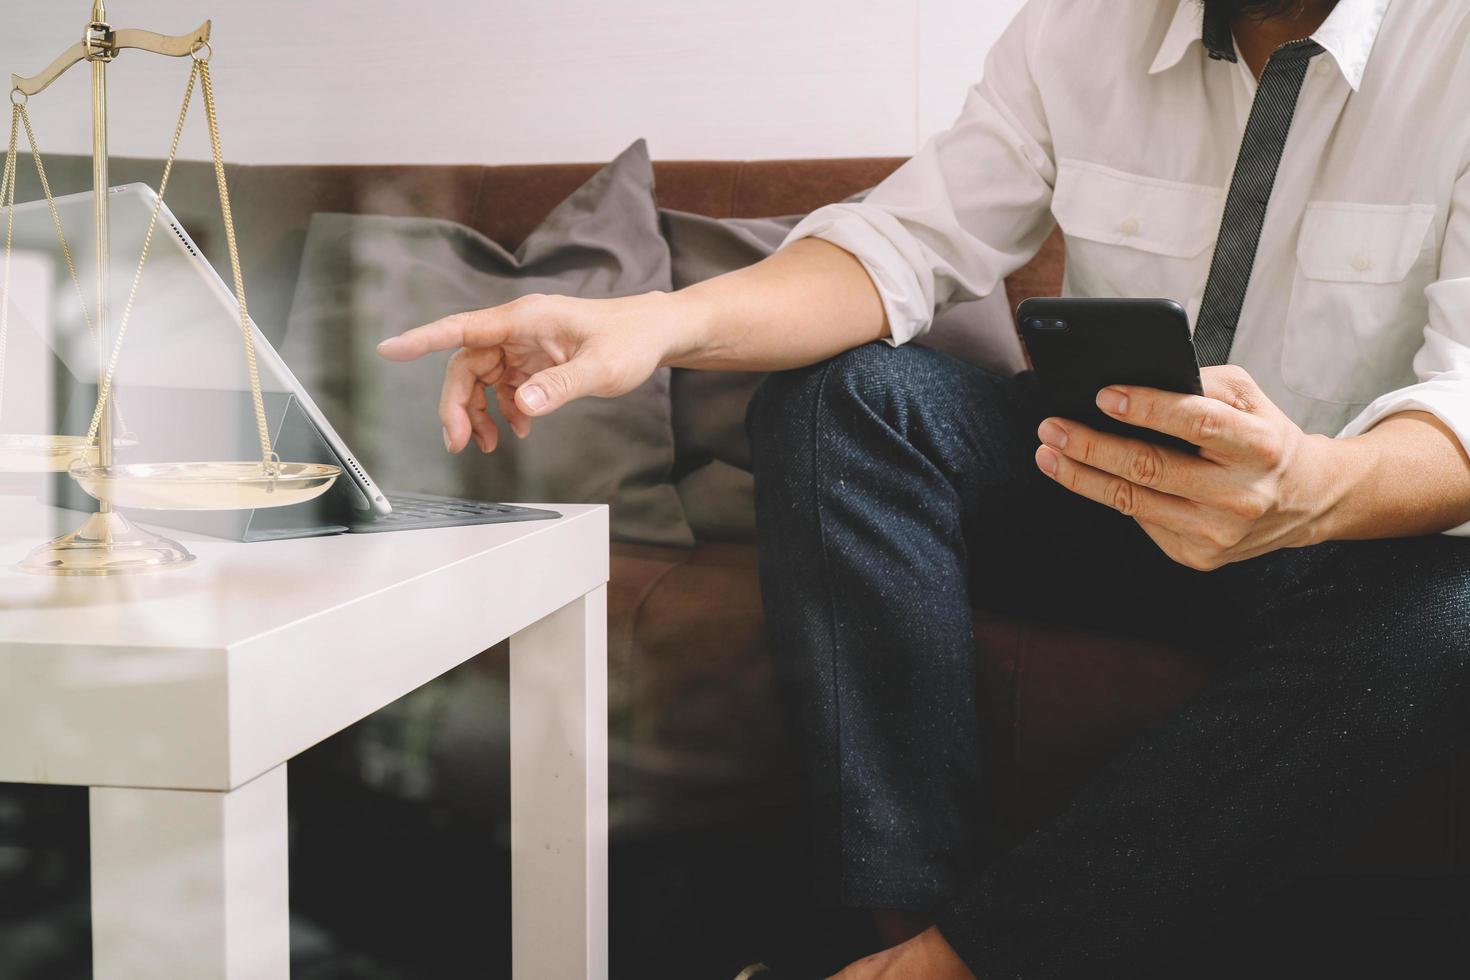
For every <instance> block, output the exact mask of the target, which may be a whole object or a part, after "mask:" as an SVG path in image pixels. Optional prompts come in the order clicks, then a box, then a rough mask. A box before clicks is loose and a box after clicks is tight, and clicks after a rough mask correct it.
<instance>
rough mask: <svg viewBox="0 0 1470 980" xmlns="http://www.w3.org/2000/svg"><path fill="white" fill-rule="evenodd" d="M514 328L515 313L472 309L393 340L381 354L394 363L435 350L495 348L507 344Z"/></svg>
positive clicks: (380, 349) (383, 345)
mask: <svg viewBox="0 0 1470 980" xmlns="http://www.w3.org/2000/svg"><path fill="white" fill-rule="evenodd" d="M510 329H511V314H510V313H509V312H508V311H506V309H505V308H504V307H501V306H493V307H491V308H490V309H488V310H470V311H468V312H466V313H454V314H451V315H449V316H446V317H444V318H442V319H439V320H435V321H434V322H433V323H426V324H424V325H423V326H421V327H414V328H413V329H412V330H405V331H404V332H403V333H401V334H399V335H398V336H396V337H389V338H388V339H387V340H385V341H383V342H382V343H380V344H379V345H378V353H379V354H380V355H382V356H383V357H386V358H387V359H388V360H390V361H412V360H414V359H415V358H419V357H423V356H424V355H425V354H432V353H433V352H434V351H441V350H457V349H458V348H460V347H494V346H496V345H498V344H502V343H504V342H505V339H506V337H507V336H508V335H509V334H510Z"/></svg>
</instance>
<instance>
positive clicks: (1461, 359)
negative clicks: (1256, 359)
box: [1338, 174, 1470, 537]
mask: <svg viewBox="0 0 1470 980" xmlns="http://www.w3.org/2000/svg"><path fill="white" fill-rule="evenodd" d="M1426 295H1427V298H1428V300H1429V325H1428V326H1427V327H1425V328H1424V345H1423V346H1422V347H1420V348H1419V351H1418V353H1417V354H1415V355H1414V374H1415V376H1416V377H1417V378H1418V379H1419V381H1418V383H1417V384H1412V385H1409V386H1408V387H1407V388H1400V389H1398V390H1397V391H1391V392H1389V393H1387V394H1385V395H1382V396H1380V397H1379V398H1377V399H1375V400H1374V401H1373V402H1372V403H1371V404H1370V405H1369V406H1368V407H1367V408H1365V409H1363V411H1362V412H1361V413H1359V414H1358V416H1357V417H1356V418H1354V419H1353V420H1352V421H1351V422H1349V423H1348V425H1347V427H1346V428H1345V429H1343V430H1342V432H1341V433H1340V434H1339V436H1338V437H1339V438H1347V437H1348V436H1355V435H1360V434H1362V433H1364V432H1367V431H1368V430H1369V429H1371V428H1372V427H1373V426H1375V425H1377V424H1378V423H1379V422H1381V421H1383V420H1384V419H1386V418H1388V417H1389V416H1391V415H1397V414H1399V413H1401V412H1427V413H1429V414H1430V415H1433V416H1434V417H1435V418H1437V419H1439V420H1440V421H1441V422H1443V423H1444V424H1445V425H1446V426H1448V427H1449V429H1450V431H1452V432H1454V434H1455V436H1456V438H1458V439H1459V440H1460V445H1461V446H1463V447H1465V449H1466V451H1467V452H1470V174H1466V175H1464V176H1462V177H1461V178H1460V180H1459V182H1458V183H1457V184H1456V185H1455V193H1454V197H1453V199H1452V204H1451V211H1450V215H1449V219H1448V224H1447V226H1446V229H1445V242H1444V249H1443V251H1442V252H1441V258H1440V278H1439V280H1438V281H1436V282H1435V283H1433V284H1432V285H1431V286H1430V287H1429V288H1428V290H1427V292H1426ZM1444 533H1445V534H1450V535H1454V536H1457V537H1470V523H1467V524H1462V525H1460V526H1459V527H1456V528H1452V529H1450V530H1448V531H1446V532H1444Z"/></svg>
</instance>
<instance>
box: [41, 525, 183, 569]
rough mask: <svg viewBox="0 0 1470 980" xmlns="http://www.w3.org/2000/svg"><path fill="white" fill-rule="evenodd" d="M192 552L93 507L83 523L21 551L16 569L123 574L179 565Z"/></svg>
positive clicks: (176, 543) (178, 566) (181, 564)
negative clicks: (67, 532)
mask: <svg viewBox="0 0 1470 980" xmlns="http://www.w3.org/2000/svg"><path fill="white" fill-rule="evenodd" d="M193 562H194V556H193V555H191V554H190V553H189V551H188V549H187V548H185V547H184V546H183V545H181V544H179V543H178V542H177V541H170V540H169V539H168V538H164V537H159V536H158V535H156V534H154V533H153V532H151V531H145V530H143V529H142V528H141V527H138V526H137V525H135V524H134V523H133V522H132V521H129V520H128V519H127V518H126V517H124V516H122V515H121V514H119V513H117V512H116V511H108V512H106V513H97V514H93V515H91V516H90V517H88V518H87V519H86V520H85V521H84V522H83V523H82V526H81V527H79V528H77V529H76V530H75V531H73V532H71V533H70V534H66V535H63V536H61V537H59V538H56V539H54V540H52V541H49V542H47V543H46V544H43V545H41V547H39V548H37V549H36V550H35V551H32V552H31V553H30V554H29V555H27V556H26V558H25V560H24V561H22V562H21V563H20V566H19V567H20V569H21V571H24V572H31V573H33V574H36V575H128V574H132V573H135V572H157V571H161V570H163V569H165V568H182V567H183V566H185V565H189V564H192V563H193Z"/></svg>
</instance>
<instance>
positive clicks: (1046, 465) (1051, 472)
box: [1036, 446, 1057, 476]
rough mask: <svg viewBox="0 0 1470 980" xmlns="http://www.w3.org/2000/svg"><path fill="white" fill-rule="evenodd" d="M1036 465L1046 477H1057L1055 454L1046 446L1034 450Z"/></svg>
mask: <svg viewBox="0 0 1470 980" xmlns="http://www.w3.org/2000/svg"><path fill="white" fill-rule="evenodd" d="M1036 465H1037V466H1040V467H1041V470H1042V472H1044V473H1045V474H1046V475H1047V476H1056V475H1057V454H1056V453H1055V452H1053V451H1052V450H1051V449H1048V448H1047V447H1046V446H1041V447H1038V448H1037V450H1036Z"/></svg>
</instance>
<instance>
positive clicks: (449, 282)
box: [283, 140, 693, 546]
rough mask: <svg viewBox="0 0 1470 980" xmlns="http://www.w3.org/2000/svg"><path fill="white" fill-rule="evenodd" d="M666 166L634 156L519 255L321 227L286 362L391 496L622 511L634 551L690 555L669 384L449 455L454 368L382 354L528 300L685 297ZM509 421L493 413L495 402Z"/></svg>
mask: <svg viewBox="0 0 1470 980" xmlns="http://www.w3.org/2000/svg"><path fill="white" fill-rule="evenodd" d="M671 284H672V283H671V278H670V268H669V251H668V246H667V244H666V243H665V242H664V239H663V237H662V235H661V234H660V230H659V221H658V212H657V208H656V205H655V203H654V197H653V166H652V164H651V163H650V161H649V158H648V151H647V149H646V147H645V146H644V143H643V141H642V140H639V141H638V142H636V143H634V144H633V145H632V146H630V147H629V148H628V149H627V150H625V151H623V153H622V154H621V155H620V156H619V157H618V158H617V159H616V160H614V161H613V162H612V163H610V164H608V165H607V166H606V167H604V168H603V169H602V170H600V171H599V172H598V173H597V174H596V175H594V176H593V177H592V178H591V179H590V180H588V181H587V183H586V184H584V185H582V187H581V188H579V189H578V190H577V191H576V192H575V193H573V194H572V195H571V196H570V197H568V198H567V199H566V200H565V201H563V202H562V203H561V204H559V205H558V206H557V207H556V209H555V210H553V211H552V212H551V214H550V215H548V216H547V218H546V220H545V221H543V222H542V224H541V226H540V227H539V228H537V229H536V230H535V231H533V232H532V233H531V235H530V236H529V237H528V238H527V239H526V241H525V242H523V243H522V244H521V246H520V247H519V248H518V249H517V250H516V251H515V253H514V254H511V253H509V252H507V251H506V250H505V249H504V248H502V247H501V246H500V245H498V244H497V243H495V242H493V241H491V240H490V239H488V238H486V237H485V236H484V235H482V234H480V233H479V232H477V231H475V230H474V229H472V228H468V227H465V226H464V225H460V224H456V223H454V222H451V221H444V220H440V219H434V218H402V217H385V216H379V215H349V214H317V215H315V216H314V217H313V218H312V220H311V226H310V228H309V229H308V231H307V236H306V244H305V248H304V251H303V254H302V261H301V276H300V280H299V281H298V283H297V287H296V295H295V298H294V300H293V302H292V306H291V316H290V321H289V325H288V329H287V336H286V342H285V345H284V350H283V353H284V355H285V358H286V360H287V362H288V363H290V364H291V365H292V367H293V369H294V370H295V371H296V374H297V376H298V377H299V378H300V379H301V381H302V383H303V384H304V385H305V386H306V387H307V389H308V390H309V391H311V392H312V393H313V396H314V397H315V398H316V399H317V401H318V403H319V404H320V406H321V408H322V411H323V412H324V413H325V414H326V415H327V417H328V418H330V419H331V420H332V423H333V424H334V425H335V426H336V427H337V428H338V430H339V431H340V432H341V434H342V436H343V438H344V439H346V440H347V443H348V445H350V446H352V447H353V449H354V450H355V451H356V452H357V453H358V454H359V455H360V456H361V457H362V459H363V462H364V463H365V464H366V465H367V467H368V471H369V472H370V473H372V474H373V475H374V476H375V477H376V479H377V480H378V481H379V482H380V483H381V484H382V485H383V486H384V487H386V488H387V489H390V490H402V491H417V492H423V493H437V494H445V495H450V496H461V497H471V498H475V499H481V500H508V501H528V502H535V501H539V502H546V503H558V502H570V503H608V504H610V505H611V507H612V533H613V536H614V537H616V538H619V539H621V540H628V541H640V542H647V543H651V544H665V545H681V546H688V545H691V544H692V543H693V535H692V533H691V531H690V529H689V525H688V523H687V522H686V521H685V518H684V512H683V508H682V506H681V504H680V502H679V497H678V494H677V493H676V491H675V489H674V487H673V485H672V484H671V483H670V482H669V480H670V473H671V470H672V467H673V462H674V438H673V429H672V425H671V420H670V404H669V372H668V371H667V370H666V369H665V370H661V371H658V372H656V373H655V374H654V376H653V377H652V378H650V379H649V380H648V381H647V382H646V383H644V384H643V385H641V386H640V387H638V388H637V389H636V390H634V391H632V392H630V393H629V394H627V395H625V396H623V397H622V398H617V399H601V398H586V399H581V400H579V401H576V402H573V403H572V404H570V405H568V406H566V407H565V408H563V409H561V410H560V411H558V412H556V413H554V414H553V415H549V416H546V417H544V418H540V419H537V420H536V422H535V424H534V426H533V427H532V431H531V435H530V437H529V438H527V439H525V440H518V439H516V437H515V435H514V434H513V433H512V432H511V431H510V427H509V426H508V425H505V424H503V423H502V424H501V425H500V431H501V437H500V445H499V448H497V449H496V450H495V452H493V453H492V454H490V455H489V456H485V455H483V454H481V453H480V452H479V451H478V450H477V449H475V448H474V446H473V444H472V445H471V446H470V448H469V449H467V450H465V451H464V452H463V453H461V454H459V455H458V456H451V455H450V454H449V453H447V452H445V451H444V444H443V439H442V436H441V433H440V424H439V420H438V415H437V411H436V407H437V405H438V401H439V388H440V383H441V381H442V379H443V374H444V363H445V361H446V360H447V359H448V358H449V353H448V352H445V353H442V354H437V355H433V356H430V357H426V358H423V359H422V360H419V361H415V362H412V363H409V364H394V363H389V362H387V361H384V360H382V359H381V358H379V357H378V356H377V354H376V352H375V347H376V345H377V344H378V342H379V341H381V340H383V339H384V338H386V337H389V336H392V335H394V334H396V333H399V332H400V331H402V330H405V329H407V328H409V327H412V326H417V325H418V324H422V323H428V322H429V321H431V320H435V319H438V318H439V317H442V316H446V315H448V314H450V313H457V312H460V311H463V310H473V309H480V308H482V307H487V306H495V305H498V304H501V303H505V302H507V301H509V300H512V299H515V298H516V297H518V296H522V295H525V294H527V293H558V294H563V295H569V296H585V297H611V296H627V295H632V294H635V293H642V292H646V291H648V290H653V289H663V290H667V289H669V288H670V286H671ZM490 404H491V405H492V411H494V409H493V406H494V399H493V398H491V399H490Z"/></svg>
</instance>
